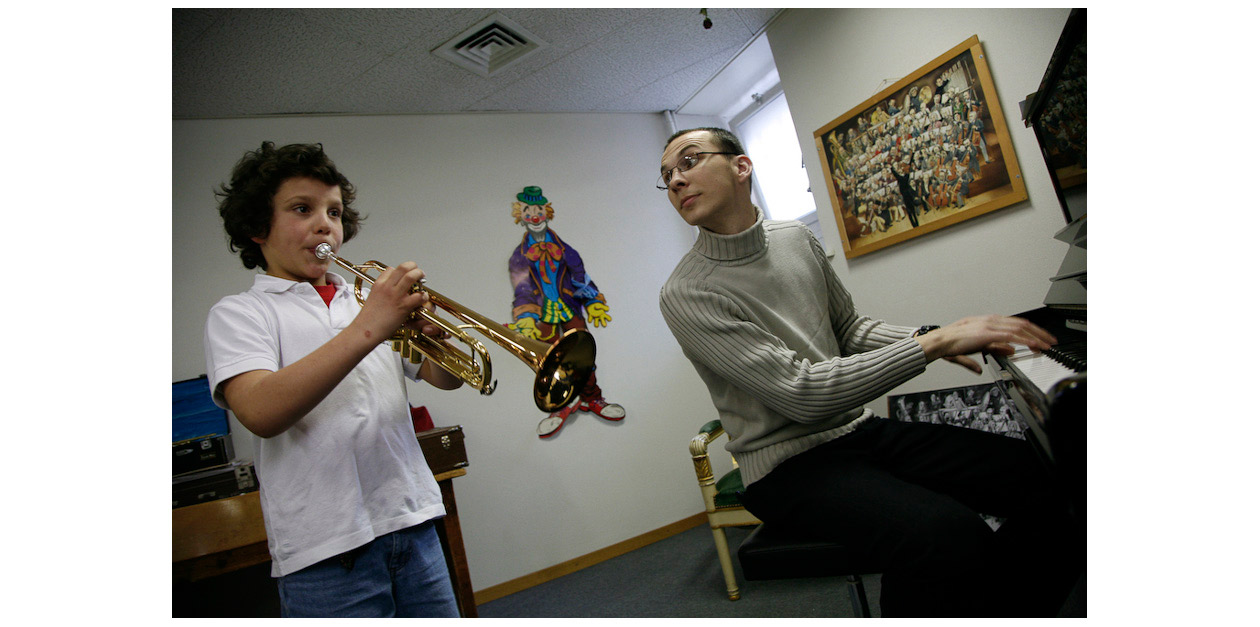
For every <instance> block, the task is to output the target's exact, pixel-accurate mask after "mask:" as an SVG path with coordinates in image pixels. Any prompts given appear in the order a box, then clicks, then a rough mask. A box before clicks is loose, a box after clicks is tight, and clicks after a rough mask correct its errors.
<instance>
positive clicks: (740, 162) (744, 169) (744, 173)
mask: <svg viewBox="0 0 1260 627" xmlns="http://www.w3.org/2000/svg"><path fill="white" fill-rule="evenodd" d="M752 171H753V163H752V159H749V158H748V155H738V156H736V157H735V173H736V175H738V176H739V182H741V183H743V182H744V181H747V180H748V179H749V178H750V177H752Z"/></svg>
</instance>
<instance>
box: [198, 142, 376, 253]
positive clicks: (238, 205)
mask: <svg viewBox="0 0 1260 627" xmlns="http://www.w3.org/2000/svg"><path fill="white" fill-rule="evenodd" d="M297 177H310V178H313V179H315V180H317V181H321V182H323V183H325V184H328V185H336V186H338V187H340V188H341V205H342V211H341V228H342V241H346V242H348V241H350V239H351V238H353V237H354V236H355V235H356V234H358V232H359V224H360V222H362V221H363V219H364V218H365V217H364V216H360V215H359V212H358V211H355V210H354V209H353V208H351V203H353V202H354V185H351V184H350V181H349V180H348V179H347V178H346V177H345V176H343V175H342V174H341V173H340V172H338V171H337V166H336V165H334V164H333V162H332V160H331V159H329V158H328V155H326V154H324V147H323V145H321V144H289V145H288V146H283V147H281V148H276V145H275V144H274V143H272V142H269V141H265V142H263V143H262V146H261V147H259V148H258V150H254V151H250V152H247V153H245V156H244V157H242V158H241V160H240V161H239V162H237V164H236V166H235V167H234V168H232V180H231V181H230V182H229V183H228V184H227V185H220V186H219V190H218V191H216V192H215V193H214V195H215V196H217V197H218V198H219V199H220V200H219V216H220V217H222V218H223V228H224V230H226V231H227V235H228V249H229V250H231V251H232V252H233V253H236V252H237V251H238V250H239V251H240V255H241V263H243V264H245V267H246V268H250V269H253V268H256V267H259V268H262V269H263V270H266V269H267V260H266V259H265V258H264V257H263V254H262V248H261V247H260V246H259V245H258V243H257V242H255V241H254V240H253V238H255V237H267V235H269V234H270V232H271V216H272V213H273V207H272V204H271V201H272V199H273V198H274V197H275V195H276V191H278V190H279V189H280V186H281V185H282V184H283V183H284V182H285V181H287V180H288V179H291V178H297Z"/></svg>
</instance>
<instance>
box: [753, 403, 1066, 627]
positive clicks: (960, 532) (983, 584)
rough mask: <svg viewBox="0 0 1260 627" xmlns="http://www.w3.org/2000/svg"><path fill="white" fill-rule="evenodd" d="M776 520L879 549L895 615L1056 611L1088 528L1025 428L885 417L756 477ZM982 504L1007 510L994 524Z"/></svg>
mask: <svg viewBox="0 0 1260 627" xmlns="http://www.w3.org/2000/svg"><path fill="white" fill-rule="evenodd" d="M743 501H744V505H745V506H746V507H747V508H748V510H749V511H750V512H752V513H753V514H755V515H756V516H757V517H758V518H760V519H762V520H763V521H765V522H766V523H767V524H771V525H774V526H776V527H781V528H784V529H787V530H789V531H793V532H795V533H799V534H802V535H809V536H815V537H821V538H830V539H835V540H837V541H840V542H843V543H845V544H846V545H847V546H850V547H853V548H855V549H857V550H860V551H863V552H869V555H870V556H872V557H873V559H874V561H876V563H879V564H881V565H882V566H883V579H882V581H881V592H880V610H881V614H882V615H883V616H885V617H895V616H1053V615H1054V614H1055V612H1056V611H1057V610H1058V607H1059V604H1060V603H1061V602H1062V600H1063V598H1064V597H1065V596H1066V594H1067V592H1068V590H1069V589H1070V587H1071V585H1072V583H1073V582H1074V581H1075V576H1076V575H1077V574H1079V572H1080V570H1079V569H1082V568H1083V566H1084V550H1085V546H1084V538H1083V537H1082V535H1083V532H1081V530H1078V529H1076V528H1075V527H1074V526H1073V525H1072V524H1071V520H1070V519H1069V518H1068V517H1067V515H1066V510H1065V508H1064V507H1063V501H1062V499H1061V498H1060V497H1059V496H1058V495H1057V493H1056V491H1055V490H1054V489H1053V487H1052V483H1051V481H1050V478H1049V475H1048V473H1047V472H1046V471H1045V469H1044V468H1043V467H1042V465H1041V464H1040V462H1039V461H1038V459H1037V457H1036V455H1035V454H1034V452H1033V450H1032V448H1031V445H1030V444H1029V443H1027V442H1024V441H1022V440H1016V439H1012V438H1008V437H1005V436H1001V435H997V434H992V433H985V432H982V431H976V430H973V429H963V428H959V427H952V426H947V425H936V424H926V423H908V422H899V421H893V420H887V419H884V418H873V419H871V420H868V421H866V422H865V423H864V424H862V425H860V426H859V427H858V429H857V430H856V431H854V432H853V433H851V434H849V435H846V436H843V437H840V438H837V439H836V440H833V441H831V442H828V443H827V444H824V445H821V446H818V447H815V448H814V449H811V450H809V451H806V452H805V453H801V454H799V455H797V456H795V457H792V458H790V459H788V460H787V461H785V462H784V463H782V464H780V465H779V466H778V467H776V468H775V469H774V470H773V471H771V472H770V474H768V475H766V476H765V477H763V478H761V479H760V480H758V481H756V482H754V483H753V484H752V485H749V486H748V487H747V488H746V492H745V493H744V496H743ZM980 513H985V514H989V515H991V516H996V517H1001V518H1005V519H1006V520H1005V521H1004V523H1003V524H1002V525H1001V528H1000V529H999V530H998V531H997V532H994V531H993V530H992V529H991V528H990V527H989V525H988V524H987V523H985V521H984V520H983V519H982V518H981V516H980Z"/></svg>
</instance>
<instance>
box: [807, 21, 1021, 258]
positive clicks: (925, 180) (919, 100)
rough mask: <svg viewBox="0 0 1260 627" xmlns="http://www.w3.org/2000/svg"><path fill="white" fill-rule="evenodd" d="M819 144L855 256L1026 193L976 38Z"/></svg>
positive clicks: (847, 248) (885, 93) (829, 128)
mask: <svg viewBox="0 0 1260 627" xmlns="http://www.w3.org/2000/svg"><path fill="white" fill-rule="evenodd" d="M977 121H978V122H979V124H977V123H976V122H977ZM814 144H815V147H816V148H817V150H818V156H819V159H820V160H821V161H822V166H823V173H824V176H825V177H826V179H827V193H828V196H829V197H830V198H831V206H832V210H833V212H834V213H835V216H836V225H837V226H838V227H839V231H840V237H841V240H842V242H843V244H844V255H845V257H847V258H850V259H852V258H854V257H858V256H861V255H865V254H867V253H871V252H874V251H877V250H880V249H883V248H886V247H888V246H892V245H893V244H898V243H900V242H904V241H906V240H909V239H913V238H915V237H919V236H920V235H925V234H927V233H931V232H933V231H937V230H940V229H943V228H945V227H947V226H951V225H954V224H958V223H960V222H964V221H966V220H970V219H972V218H975V217H977V216H980V215H983V214H986V213H989V212H992V211H996V210H998V209H1002V208H1004V207H1009V206H1011V205H1013V204H1015V203H1018V202H1021V201H1024V200H1027V199H1028V191H1027V189H1026V188H1025V186H1024V179H1023V176H1022V174H1021V172H1020V169H1019V161H1018V159H1017V158H1016V156H1015V151H1014V149H1013V148H1012V147H1011V136H1010V132H1009V131H1008V130H1007V125H1006V116H1005V115H1004V114H1003V112H1002V107H1001V103H1000V102H999V101H998V97H997V91H996V89H995V88H994V85H993V76H992V74H991V73H990V72H989V66H988V63H987V61H986V59H985V54H984V48H983V47H982V46H981V44H980V38H979V36H976V35H973V36H972V37H971V38H969V39H967V40H966V41H964V42H962V43H960V44H958V45H957V46H955V47H953V48H951V49H950V50H949V51H947V52H945V53H944V54H942V55H940V56H938V57H937V58H935V59H933V60H932V61H931V62H929V63H928V64H926V65H924V66H923V67H921V68H919V69H918V70H916V71H914V72H912V73H911V74H909V75H908V76H906V77H905V78H903V79H901V80H899V81H897V82H896V83H894V84H892V85H891V86H889V87H887V88H886V89H883V90H881V91H880V92H879V93H877V94H875V95H874V96H871V97H870V98H869V99H867V100H866V101H865V102H863V103H862V104H860V105H858V106H856V107H853V108H852V109H850V110H849V111H848V112H847V113H845V114H844V115H841V116H840V117H838V118H836V119H834V120H832V121H831V122H828V123H827V124H826V125H824V126H822V127H821V128H819V129H818V130H816V131H814ZM908 206H909V207H910V209H907V207H908Z"/></svg>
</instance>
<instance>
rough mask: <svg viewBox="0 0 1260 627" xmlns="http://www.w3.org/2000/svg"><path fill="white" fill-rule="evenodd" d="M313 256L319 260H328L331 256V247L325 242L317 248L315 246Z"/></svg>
mask: <svg viewBox="0 0 1260 627" xmlns="http://www.w3.org/2000/svg"><path fill="white" fill-rule="evenodd" d="M315 256H316V257H318V258H320V259H327V258H329V257H330V256H332V246H329V245H328V243H327V242H325V243H323V244H320V245H319V246H316V247H315Z"/></svg>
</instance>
